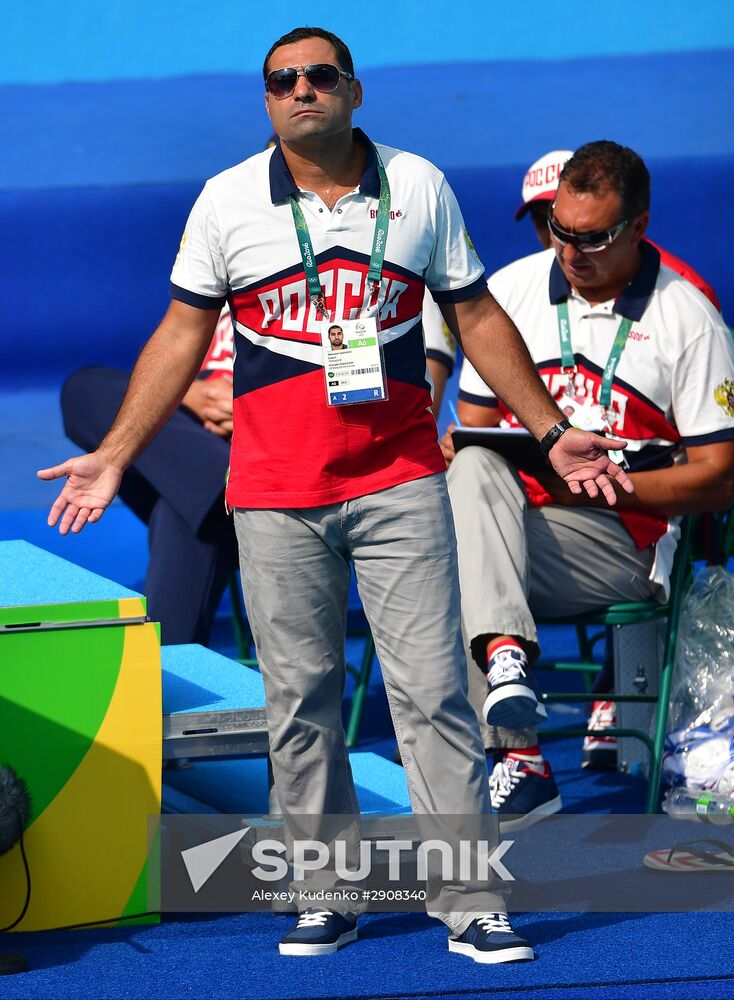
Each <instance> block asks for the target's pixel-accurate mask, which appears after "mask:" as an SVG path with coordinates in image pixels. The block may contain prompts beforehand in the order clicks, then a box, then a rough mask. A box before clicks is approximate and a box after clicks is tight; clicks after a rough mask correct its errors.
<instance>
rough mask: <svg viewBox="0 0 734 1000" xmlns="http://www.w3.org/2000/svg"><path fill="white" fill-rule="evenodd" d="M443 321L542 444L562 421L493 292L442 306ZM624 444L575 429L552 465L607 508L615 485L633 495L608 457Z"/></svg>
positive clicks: (613, 497) (559, 443)
mask: <svg viewBox="0 0 734 1000" xmlns="http://www.w3.org/2000/svg"><path fill="white" fill-rule="evenodd" d="M441 311H442V312H443V315H444V319H445V320H446V323H447V325H448V327H449V329H450V330H451V332H452V333H453V334H454V336H455V337H457V339H458V340H459V342H460V343H461V346H462V348H463V351H464V353H465V354H466V356H467V357H468V358H469V361H471V363H472V365H473V366H474V368H475V369H476V370H477V372H478V373H479V375H480V376H481V378H483V379H484V381H485V382H486V383H487V385H489V386H490V387H491V388H492V389H493V391H494V392H495V393H496V395H497V396H499V398H500V399H502V400H503V401H504V403H505V404H506V405H507V407H508V408H509V409H510V410H511V411H512V412H513V413H514V414H516V416H517V417H518V419H519V420H520V421H521V422H522V423H523V424H524V425H525V427H527V429H528V430H529V431H530V433H531V434H532V435H533V437H534V438H535V439H536V440H538V441H540V440H541V439H542V438H543V437H544V436H545V434H546V433H547V432H548V431H549V430H550V428H551V427H552V426H553V425H554V424H556V423H558V422H559V421H560V420H562V419H563V414H562V413H561V411H560V410H559V408H558V406H557V405H556V403H555V401H554V400H553V398H552V396H551V395H550V393H549V392H548V390H547V389H546V387H545V385H544V384H543V381H542V379H541V378H540V376H539V374H538V372H537V369H536V367H535V364H534V362H533V359H532V358H531V357H530V353H529V352H528V349H527V347H526V345H525V342H524V341H523V339H522V337H521V336H520V333H519V332H518V329H517V327H516V326H515V324H514V323H513V322H512V320H511V319H510V317H509V316H508V315H507V313H506V312H505V311H504V309H502V307H501V306H500V305H499V303H498V302H496V301H495V299H494V298H493V297H492V295H490V293H489V291H485V292H482V293H481V294H480V295H477V296H475V297H474V298H472V299H468V300H467V301H465V302H457V303H453V304H450V305H442V306H441ZM625 443H626V442H624V441H620V440H618V439H616V438H604V437H601V436H600V435H599V434H590V433H588V432H587V431H579V430H576V429H571V430H567V431H566V432H565V434H563V435H562V436H561V437H560V438H559V439H558V441H557V442H556V444H555V445H554V446H553V448H552V449H551V451H550V453H549V456H548V458H549V460H550V463H551V465H552V466H553V468H554V469H555V470H556V472H557V473H558V475H559V476H561V477H562V478H563V479H565V481H566V483H567V485H568V488H569V490H570V491H571V492H572V493H575V494H578V493H581V492H582V491H583V490H585V491H586V493H587V494H588V496H589V497H591V498H596V497H597V496H599V492H600V491H601V493H602V494H603V496H604V498H605V499H606V501H607V503H608V504H610V505H614V504H615V503H616V502H617V493H616V491H615V488H614V485H613V483H617V484H618V486H619V487H620V488H621V489H622V490H624V491H626V492H628V493H631V492H632V491H633V489H634V487H633V486H632V483H631V481H630V479H629V477H628V476H627V474H626V473H625V472H624V470H623V469H622V468H620V466H619V465H617V464H616V463H615V462H612V461H611V460H610V459H609V458H608V456H607V452H609V451H612V450H616V449H619V448H624V446H625Z"/></svg>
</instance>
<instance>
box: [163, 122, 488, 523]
mask: <svg viewBox="0 0 734 1000" xmlns="http://www.w3.org/2000/svg"><path fill="white" fill-rule="evenodd" d="M355 138H356V139H357V141H360V142H362V143H364V144H365V145H367V163H366V167H365V171H364V174H363V177H362V180H361V183H360V185H359V188H357V189H356V190H355V191H353V192H350V193H349V194H347V195H345V196H344V197H342V198H340V199H339V201H338V203H337V204H336V206H335V207H334V209H333V211H331V212H330V211H329V209H328V208H327V207H326V205H325V204H324V203H323V201H322V200H321V199H320V198H319V197H318V196H317V195H315V194H313V193H311V192H307V191H300V192H299V190H298V189H297V188H296V186H295V183H294V181H293V178H292V177H291V174H290V172H289V171H288V168H287V165H286V162H285V159H284V157H283V154H282V152H281V150H280V148H279V147H277V146H276V147H275V148H274V149H271V150H266V151H265V152H262V153H259V154H257V155H256V156H253V157H251V158H250V159H249V160H246V161H245V162H244V163H240V164H239V165H238V166H236V167H233V168H231V169H230V170H226V171H224V173H222V174H219V175H218V176H217V177H215V178H213V179H212V180H210V181H208V182H207V184H206V186H205V188H204V190H203V191H202V193H201V195H200V196H199V198H198V200H197V202H196V204H195V205H194V208H193V210H192V212H191V215H190V216H189V220H188V222H187V225H186V231H185V233H184V237H183V239H182V241H181V249H180V251H179V255H178V257H177V259H176V263H175V265H174V268H173V272H172V275H171V282H172V285H171V294H172V295H173V297H174V298H177V299H180V300H181V301H183V302H187V303H188V304H190V305H193V306H196V307H198V308H202V309H219V308H221V307H222V306H223V305H224V303H225V302H227V301H228V302H229V305H230V309H231V312H232V317H233V320H234V329H235V366H234V435H233V440H232V468H231V474H230V480H229V486H228V490H227V500H228V502H229V503H230V504H231V505H232V506H239V507H256V508H257V507H260V508H269V507H311V506H320V505H323V504H328V503H336V502H339V501H342V500H347V499H350V498H352V497H356V496H360V495H364V494H366V493H372V492H375V491H376V490H381V489H385V488H387V487H390V486H395V485H397V484H398V483H402V482H408V481H410V480H412V479H418V478H420V477H422V476H426V475H430V474H432V473H435V472H439V471H442V470H443V469H444V468H445V463H444V462H443V458H442V456H441V452H440V449H439V447H438V444H437V441H436V427H435V421H434V420H433V417H432V415H431V414H430V409H429V408H430V391H429V386H428V383H427V381H426V377H425V368H426V364H425V359H426V355H425V348H424V344H423V333H422V328H421V309H422V301H423V293H424V286H427V287H428V288H429V289H430V290H431V293H432V294H433V297H434V299H435V300H436V301H438V302H441V301H445V302H458V301H462V300H464V299H468V298H472V297H474V296H476V295H478V294H479V293H480V292H481V291H482V290H483V288H484V280H485V279H484V269H483V267H482V264H481V262H480V261H479V259H478V258H477V256H476V253H475V252H474V250H473V247H472V245H471V241H470V240H469V238H468V236H467V233H466V229H465V226H464V221H463V219H462V216H461V212H460V210H459V207H458V205H457V203H456V199H455V197H454V195H453V193H452V191H451V189H450V188H449V186H448V184H447V183H446V180H445V178H444V176H443V174H442V173H441V172H440V171H439V170H437V169H436V168H435V167H434V166H433V165H432V164H430V163H428V161H426V160H424V159H422V158H421V157H418V156H414V155H412V154H410V153H405V152H402V151H400V150H397V149H392V148H390V147H387V146H381V145H380V146H378V149H379V152H380V156H381V158H382V161H383V163H384V165H385V170H386V172H387V176H388V180H389V183H390V190H391V214H390V226H389V232H388V237H387V247H386V252H385V262H384V266H383V277H382V285H381V291H380V308H379V317H380V326H381V334H380V339H381V342H382V344H383V348H384V357H385V368H386V381H387V388H388V394H389V398H388V399H387V400H386V401H384V402H378V403H369V404H363V405H357V406H349V407H345V408H340V407H336V408H335V407H328V406H327V405H326V402H325V391H324V373H323V355H322V351H321V346H320V335H319V323H318V320H317V317H316V314H315V310H314V306H313V304H312V303H311V302H309V300H308V296H307V290H306V277H305V274H304V271H303V263H302V261H301V256H300V251H299V247H298V242H297V238H296V232H295V228H294V225H293V216H292V213H291V207H290V203H289V195H290V194H292V193H293V194H297V195H298V197H299V202H300V205H301V208H302V210H303V213H304V215H305V217H306V220H307V223H308V227H309V230H310V233H311V238H312V242H313V245H314V248H315V250H316V263H317V266H318V269H319V275H320V278H321V283H322V286H323V288H324V291H325V295H326V305H327V308H328V309H330V310H332V311H333V315H334V317H335V318H337V317H342V318H351V319H355V318H357V316H358V315H359V313H360V311H361V310H362V309H363V308H364V306H365V305H366V302H367V301H368V297H369V290H368V289H367V288H366V275H367V270H368V267H369V257H370V252H371V249H372V239H373V234H374V224H375V217H376V212H377V202H378V197H379V176H378V173H377V167H376V161H375V157H374V153H373V151H372V148H371V145H369V140H367V139H366V137H365V136H364V135H363V134H362V133H361V132H360V131H359V130H355ZM294 443H297V447H295V446H294Z"/></svg>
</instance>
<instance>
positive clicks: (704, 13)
mask: <svg viewBox="0 0 734 1000" xmlns="http://www.w3.org/2000/svg"><path fill="white" fill-rule="evenodd" d="M304 21H305V22H306V23H311V24H323V25H324V26H325V27H328V28H330V29H331V30H332V31H335V32H336V33H337V34H338V35H341V36H342V37H343V38H344V39H345V40H346V42H347V43H348V44H349V45H350V46H351V48H352V49H353V52H354V55H355V61H356V63H357V64H358V66H359V67H360V69H366V68H369V67H373V66H397V65H406V64H410V65H414V64H425V63H436V62H484V61H487V60H490V61H493V60H513V59H544V60H545V59H574V58H577V57H583V56H589V55H601V56H604V55H623V54H648V53H652V52H676V51H695V50H703V49H712V48H732V47H734V10H733V5H732V3H731V2H730V0H696V2H691V0H664V2H660V0H607V2H604V3H592V2H589V0H523V2H522V3H508V2H507V0H463V2H462V3H460V4H448V3H446V0H372V2H371V3H369V4H362V5H361V6H360V5H358V6H354V5H351V4H347V3H344V2H343V0H321V2H320V3H319V4H318V5H317V6H315V7H314V6H312V7H305V6H304V5H303V4H302V3H296V2H295V0H280V2H279V3H277V4H272V5H264V4H262V3H256V2H254V0H212V2H204V0H106V2H105V3H99V0H67V2H65V3H59V2H58V0H35V2H34V3H33V4H28V3H23V2H18V3H6V4H2V5H0V83H58V82H61V81H66V80H130V79H150V78H160V77H171V76H188V75H192V74H204V75H208V74H217V73H248V72H255V71H256V70H258V69H259V68H260V65H261V63H262V58H263V55H264V53H265V52H266V51H267V49H268V47H269V46H270V44H271V42H272V41H273V40H274V39H275V38H277V37H278V36H279V35H281V34H283V33H284V32H285V31H288V30H289V29H290V28H292V27H293V26H294V25H297V24H303V23H304Z"/></svg>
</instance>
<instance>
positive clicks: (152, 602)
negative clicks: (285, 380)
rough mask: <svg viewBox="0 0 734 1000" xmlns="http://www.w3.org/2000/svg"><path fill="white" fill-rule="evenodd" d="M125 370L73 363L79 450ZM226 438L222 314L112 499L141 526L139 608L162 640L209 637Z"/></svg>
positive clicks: (66, 404)
mask: <svg viewBox="0 0 734 1000" xmlns="http://www.w3.org/2000/svg"><path fill="white" fill-rule="evenodd" d="M127 382H128V375H127V373H126V372H122V371H119V370H117V369H114V368H102V367H98V368H82V369H81V370H80V371H77V372H74V373H73V374H72V375H70V376H69V378H68V379H67V380H66V382H65V383H64V386H63V388H62V390H61V411H62V415H63V420H64V429H65V430H66V434H67V436H68V437H69V438H71V440H72V441H73V442H74V443H75V444H77V445H79V447H80V448H83V449H85V450H86V451H92V450H94V449H95V448H96V447H97V445H98V444H99V442H100V441H101V440H102V438H103V437H104V436H105V434H106V433H107V431H108V430H109V428H110V425H111V424H112V421H113V420H114V418H115V415H116V414H117V411H118V410H119V408H120V403H121V402H122V398H123V396H124V395H125V390H126V388H127ZM231 434H232V321H231V319H230V314H229V309H224V310H223V311H222V315H221V318H220V320H219V323H218V325H217V329H216V331H215V334H214V338H213V340H212V344H211V347H210V348H209V351H208V353H207V356H206V358H205V360H204V363H203V365H202V368H201V371H200V373H199V376H198V378H197V380H196V381H195V382H194V383H193V385H192V386H191V388H190V389H189V391H188V393H187V394H186V396H185V397H184V400H183V404H182V406H181V407H180V408H179V409H178V410H177V411H176V412H175V413H174V414H173V416H172V417H171V419H170V420H169V421H168V423H167V424H166V425H165V426H164V427H163V429H162V430H161V432H160V433H159V434H158V435H157V437H156V438H154V440H153V441H152V442H151V444H150V445H149V446H148V448H146V450H145V451H144V452H143V453H142V455H141V456H140V458H138V460H137V461H136V462H135V464H134V465H133V466H131V468H130V469H128V471H127V472H126V473H125V475H124V476H123V480H122V486H121V488H120V497H121V498H122V500H123V501H124V502H125V503H126V504H127V506H128V507H129V508H130V509H131V510H132V511H133V512H134V513H135V514H136V515H137V516H138V517H139V518H140V519H141V520H142V521H144V522H145V524H147V525H148V529H149V530H148V549H149V560H148V570H147V574H146V578H145V587H144V590H145V594H146V597H147V598H148V614H149V615H150V617H151V618H152V619H153V620H154V621H160V623H161V638H162V641H163V642H164V643H166V644H167V645H175V644H178V643H187V642H197V643H201V644H202V645H206V644H207V643H208V641H209V634H210V631H211V626H212V622H213V620H214V614H215V612H216V610H217V607H218V605H219V601H220V599H221V597H222V592H223V591H224V588H225V586H226V583H227V579H228V577H229V575H230V573H232V572H233V571H234V570H235V569H236V568H237V565H238V563H237V544H236V539H235V535H234V529H233V527H232V519H231V518H230V517H228V516H227V513H226V511H225V507H224V483H225V477H226V474H227V467H228V466H229V439H230V437H231Z"/></svg>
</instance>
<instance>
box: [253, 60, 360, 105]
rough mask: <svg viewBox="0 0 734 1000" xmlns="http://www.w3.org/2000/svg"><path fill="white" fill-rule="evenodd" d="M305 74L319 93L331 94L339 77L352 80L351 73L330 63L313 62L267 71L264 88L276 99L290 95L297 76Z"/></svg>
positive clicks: (337, 84)
mask: <svg viewBox="0 0 734 1000" xmlns="http://www.w3.org/2000/svg"><path fill="white" fill-rule="evenodd" d="M299 76H305V77H306V79H307V80H308V82H309V83H310V84H311V86H312V87H313V89H314V90H318V91H319V93H320V94H331V93H332V91H334V90H336V88H337V87H338V86H339V79H340V78H341V77H342V76H343V77H344V79H345V80H353V79H354V76H353V75H352V74H351V73H345V72H344V70H341V69H339V67H338V66H332V64H331V63H313V64H312V65H310V66H286V67H285V69H274V70H273V72H272V73H268V75H267V78H266V80H265V88H266V90H267V91H268V92H269V93H271V94H272V95H273V97H274V98H275V99H276V101H282V100H283V99H284V98H286V97H290V96H291V94H292V93H293V91H294V90H295V89H296V84H297V83H298V77H299Z"/></svg>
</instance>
